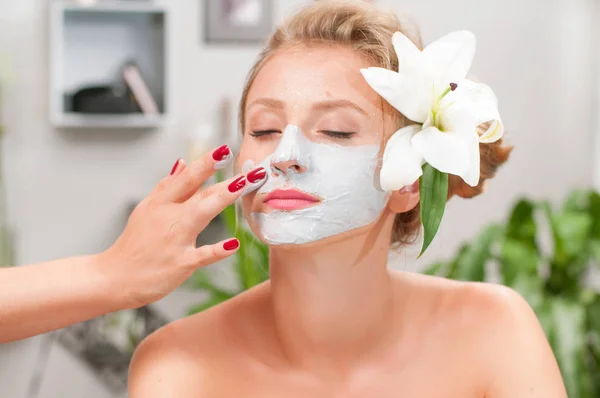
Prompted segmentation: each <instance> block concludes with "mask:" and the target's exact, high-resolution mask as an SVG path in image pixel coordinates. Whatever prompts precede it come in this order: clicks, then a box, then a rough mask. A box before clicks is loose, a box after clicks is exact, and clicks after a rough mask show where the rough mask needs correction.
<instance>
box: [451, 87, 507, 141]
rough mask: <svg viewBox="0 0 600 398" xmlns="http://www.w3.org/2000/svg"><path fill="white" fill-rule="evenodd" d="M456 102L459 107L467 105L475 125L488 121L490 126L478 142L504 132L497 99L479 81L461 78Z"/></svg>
mask: <svg viewBox="0 0 600 398" xmlns="http://www.w3.org/2000/svg"><path fill="white" fill-rule="evenodd" d="M455 93H456V97H455V98H456V102H457V104H456V105H457V106H459V107H468V108H469V110H470V111H471V112H473V115H474V117H475V122H476V123H477V126H479V125H480V124H482V123H486V122H490V127H489V128H488V129H487V131H486V132H485V133H483V134H482V135H481V136H480V137H479V142H484V143H490V142H494V141H497V140H499V139H500V138H501V137H502V135H503V134H504V124H503V123H502V119H501V118H500V111H499V110H498V99H497V98H496V95H495V94H494V92H493V91H492V89H491V88H490V87H489V86H487V85H485V84H481V83H476V82H474V81H471V80H466V79H465V80H463V81H461V82H460V83H459V86H458V88H457V90H456V91H455Z"/></svg>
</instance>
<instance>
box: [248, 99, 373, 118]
mask: <svg viewBox="0 0 600 398" xmlns="http://www.w3.org/2000/svg"><path fill="white" fill-rule="evenodd" d="M254 105H264V106H266V107H268V108H273V109H277V110H281V109H284V108H285V103H284V102H283V101H280V100H278V99H275V98H259V99H257V100H254V101H252V103H251V104H250V105H249V106H248V109H250V108H251V107H253V106H254ZM312 108H313V109H315V110H322V111H328V110H332V109H336V108H349V109H352V110H354V111H356V112H358V113H360V114H361V115H364V116H368V114H367V112H366V111H365V110H364V109H362V108H361V107H360V106H358V105H356V104H355V103H354V102H352V101H348V100H344V99H340V100H327V101H320V102H317V103H315V104H313V106H312Z"/></svg>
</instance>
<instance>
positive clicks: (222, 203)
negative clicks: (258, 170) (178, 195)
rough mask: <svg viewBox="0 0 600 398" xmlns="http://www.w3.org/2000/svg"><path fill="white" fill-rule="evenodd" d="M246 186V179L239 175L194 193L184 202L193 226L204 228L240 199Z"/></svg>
mask: <svg viewBox="0 0 600 398" xmlns="http://www.w3.org/2000/svg"><path fill="white" fill-rule="evenodd" d="M246 184H247V181H246V177H245V176H244V175H239V176H237V177H234V178H231V179H229V180H226V181H222V182H220V183H218V184H215V185H213V186H211V187H210V188H207V189H204V190H202V191H200V192H198V193H196V194H195V195H194V196H193V197H192V198H191V199H190V200H188V201H187V202H186V206H188V208H187V212H188V214H190V220H191V222H192V223H193V225H195V226H197V227H198V228H200V229H202V228H204V226H205V225H207V224H208V223H209V222H210V220H212V219H213V218H215V217H216V216H217V215H218V214H219V213H221V212H222V211H223V210H224V209H225V208H226V207H227V206H229V205H231V204H232V203H233V202H235V201H236V199H237V198H239V197H240V195H241V194H242V192H243V191H244V187H245V186H246ZM199 232H200V231H198V233H199Z"/></svg>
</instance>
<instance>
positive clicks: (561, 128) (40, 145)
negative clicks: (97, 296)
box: [0, 0, 600, 398]
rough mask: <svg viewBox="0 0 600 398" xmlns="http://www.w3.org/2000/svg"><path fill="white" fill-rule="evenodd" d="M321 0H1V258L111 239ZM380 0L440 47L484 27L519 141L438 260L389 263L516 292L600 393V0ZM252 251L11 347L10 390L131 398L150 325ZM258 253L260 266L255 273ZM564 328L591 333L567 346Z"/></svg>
mask: <svg viewBox="0 0 600 398" xmlns="http://www.w3.org/2000/svg"><path fill="white" fill-rule="evenodd" d="M310 1H311V0H220V1H219V0H171V1H169V2H167V1H166V0H165V1H159V0H155V1H152V0H148V1H134V0H121V1H109V0H97V1H80V2H76V1H51V0H19V1H11V0H0V91H1V100H2V101H1V105H0V115H1V118H0V125H1V126H2V127H1V128H2V137H1V145H2V152H1V159H0V160H1V185H0V188H1V190H0V211H1V213H0V231H1V234H2V236H1V240H0V241H1V245H2V246H1V247H2V257H3V258H2V263H3V264H4V265H8V264H15V265H20V264H30V263H35V262H40V261H45V260H50V259H55V258H60V257H67V256H74V255H79V254H90V253H95V252H98V251H101V250H104V249H106V248H107V247H108V245H109V244H110V243H112V242H113V241H114V240H115V239H116V237H117V236H118V235H119V233H120V232H121V230H122V228H123V226H124V224H125V222H126V220H127V216H128V214H129V212H130V211H131V209H132V208H133V206H135V204H136V203H137V202H138V201H139V200H141V199H142V198H143V197H144V196H145V195H146V194H147V193H148V192H149V191H150V190H151V189H152V187H153V186H154V185H155V183H156V182H157V181H158V180H159V179H160V178H162V177H163V176H164V175H166V174H167V173H168V172H169V170H170V168H171V166H172V165H173V163H174V162H175V160H176V159H177V158H179V157H182V158H184V159H186V160H188V161H189V160H191V159H193V158H194V157H195V156H197V154H198V153H204V152H205V151H207V150H208V149H209V148H211V147H212V146H216V145H219V144H222V143H227V144H229V145H232V146H233V147H234V148H235V147H236V145H237V144H238V134H239V132H238V129H237V124H236V118H237V102H238V100H239V97H240V95H241V90H242V88H243V84H244V80H245V77H246V74H247V72H248V70H249V68H250V67H251V65H252V63H253V61H254V60H255V58H256V56H257V55H258V53H259V51H260V49H261V44H262V43H263V42H264V39H265V38H266V35H267V34H268V32H270V31H271V30H272V28H273V25H274V24H276V23H277V22H278V21H279V20H281V18H283V17H285V16H286V15H288V14H290V13H292V12H293V11H294V10H296V9H297V8H298V7H299V6H301V5H303V4H306V3H309V2H310ZM376 3H378V4H380V5H381V6H383V7H386V8H391V9H393V10H395V11H396V12H398V13H401V15H405V16H410V18H412V19H413V20H414V21H415V22H416V23H417V24H418V26H419V27H420V29H421V32H422V35H423V38H424V40H425V43H428V42H430V41H432V40H435V39H436V38H438V37H440V36H442V35H444V34H446V33H448V32H451V31H453V30H458V29H469V30H471V31H473V32H474V33H475V34H476V36H477V39H478V49H477V54H476V57H475V62H474V65H473V68H472V70H471V71H472V74H473V76H475V77H476V78H477V79H478V80H481V81H483V82H485V83H487V84H489V85H490V86H491V87H492V88H493V89H494V91H495V92H496V94H497V96H498V98H499V105H500V112H501V114H502V116H503V119H504V122H505V125H506V127H507V134H506V141H508V142H509V143H511V144H513V145H514V146H515V150H514V152H513V154H512V156H511V159H510V161H509V162H508V164H507V165H506V166H504V167H503V168H502V169H501V170H500V172H499V174H498V176H497V177H496V178H495V179H494V180H492V181H491V182H490V183H489V185H488V189H487V192H486V193H485V194H484V195H482V196H480V197H478V198H475V199H472V200H459V199H453V200H451V201H450V202H449V205H448V207H447V209H446V214H445V217H444V221H443V223H442V226H441V230H440V232H439V234H438V236H437V237H436V239H435V240H434V242H433V243H432V245H431V246H430V249H429V251H428V252H427V254H426V255H425V256H423V257H422V258H421V259H419V260H418V261H414V258H415V257H416V254H418V247H416V248H408V249H407V250H404V251H401V252H398V253H392V254H391V255H390V265H391V266H392V267H394V268H397V269H402V270H407V271H416V272H421V271H422V270H425V269H427V270H428V271H427V272H432V273H433V272H435V273H438V274H440V275H445V276H449V277H453V278H457V279H469V280H483V279H485V280H492V281H495V282H499V283H506V284H509V285H511V286H513V287H515V288H517V290H519V291H520V292H522V293H523V294H524V295H525V296H526V298H528V300H529V301H530V303H531V304H532V306H534V309H536V312H538V315H539V316H540V319H541V321H542V322H543V324H544V327H545V330H546V331H547V332H548V336H549V338H550V339H551V340H552V344H553V348H555V351H556V350H557V351H560V356H561V358H562V359H561V368H562V369H563V373H564V375H565V378H566V379H567V381H568V383H569V388H570V392H571V393H572V394H571V395H570V396H573V397H586V396H589V397H599V396H600V389H594V388H597V387H598V383H599V381H598V376H596V377H594V376H593V374H594V373H595V374H596V375H597V374H600V373H598V372H597V367H596V366H597V364H598V362H597V360H598V356H599V355H600V348H599V347H600V321H598V320H597V319H596V316H600V306H597V305H596V304H597V303H598V300H597V296H596V293H594V290H593V289H594V288H595V287H597V286H599V285H600V284H598V283H597V281H598V278H597V276H595V274H594V272H593V271H589V269H588V266H589V265H590V264H594V263H596V264H597V262H598V261H597V260H598V258H600V245H598V242H600V220H599V218H600V202H599V199H598V196H597V195H595V194H594V193H593V192H592V191H591V190H593V189H594V188H598V187H600V145H599V143H600V140H598V138H597V137H598V125H597V116H596V115H597V113H598V109H599V108H598V106H599V103H598V101H597V98H598V93H599V88H600V86H599V85H598V71H599V70H600V69H599V66H600V65H599V64H598V62H597V61H598V54H599V51H600V46H599V45H600V43H599V42H598V40H597V34H598V31H597V30H596V26H597V25H598V17H599V15H600V14H599V13H598V12H599V10H598V2H596V1H594V0H529V1H521V0H487V1H478V0H453V1H443V0H403V1H397V0H377V1H376ZM540 214H541V215H543V216H545V221H540V222H538V221H539V218H540ZM228 225H229V224H228V222H227V217H225V220H217V221H215V223H214V224H213V225H211V227H210V228H209V229H208V230H207V231H205V232H204V233H203V234H202V235H201V237H200V238H199V239H206V241H209V242H214V241H217V240H218V239H220V238H221V235H222V236H227V233H228V232H227V228H228ZM538 225H539V228H538ZM544 231H546V233H544ZM248 239H251V238H250V237H248ZM498 245H500V246H498ZM254 247H255V248H256V250H254V252H253V253H254V254H247V256H246V257H245V258H236V259H234V260H233V263H230V264H216V265H215V266H212V267H211V268H210V270H209V273H207V274H202V275H197V276H195V277H194V278H193V280H191V281H189V283H187V284H186V285H185V286H183V287H182V288H181V289H179V290H178V291H176V292H174V293H173V294H171V295H170V296H168V297H167V298H165V299H164V300H162V301H160V302H159V303H156V304H155V305H152V306H150V307H145V308H143V309H141V310H139V311H130V312H122V313H119V314H116V315H114V316H110V317H105V318H102V319H99V320H96V321H95V322H89V323H85V324H81V325H78V326H77V327H74V328H69V329H68V330H63V331H58V332H56V333H52V334H48V335H44V336H39V337H35V338H31V339H28V340H25V341H20V342H16V343H12V344H5V345H1V346H0V396H1V397H3V398H4V397H10V398H37V397H48V398H75V397H78V398H79V397H86V398H108V397H125V396H126V393H125V392H124V389H123V385H124V384H123V383H124V379H123V377H124V376H123V375H124V374H125V373H126V368H127V362H128V358H129V355H130V352H131V350H132V349H133V348H135V344H137V342H139V340H140V339H141V338H143V336H144V335H145V334H147V333H149V332H151V331H152V330H154V329H155V328H156V327H159V326H160V325H161V324H164V322H168V321H170V320H174V319H177V318H179V317H182V316H185V315H186V314H188V313H190V312H195V311H199V310H202V309H203V308H205V307H207V306H209V305H212V304H214V303H217V302H219V301H222V300H224V299H226V298H228V297H229V296H230V295H232V294H235V292H237V291H240V290H243V289H244V288H246V287H248V286H251V285H252V284H254V283H258V282H259V281H260V280H262V279H264V277H265V273H264V271H265V269H264V268H265V261H266V260H265V257H264V248H263V247H261V246H260V245H258V244H254ZM244 262H250V263H253V264H254V266H255V267H257V269H256V270H255V272H254V273H252V272H250V271H248V270H247V269H248V268H247V267H246V271H240V269H242V268H244V267H240V264H243V263H244ZM490 263H491V265H490ZM257 264H258V265H257ZM432 264H433V265H439V267H434V268H430V266H431V265H432ZM523 264H527V265H528V267H520V266H519V265H523ZM494 265H495V267H494ZM538 267H542V268H544V269H545V273H544V272H540V270H539V269H538ZM209 276H210V277H209ZM65 278H68V275H65ZM596 310H598V312H595V311H596ZM596 314H598V315H596ZM565 325H567V326H565ZM568 325H575V326H573V329H568ZM565 327H567V329H568V330H566V331H565V329H564V328H565ZM563 333H567V334H569V333H571V334H570V335H572V333H576V336H577V339H578V340H577V342H578V343H577V344H571V345H570V346H569V347H566V348H565V346H564V345H561V342H562V341H561V340H560V339H559V338H558V337H557V336H559V335H561V334H563ZM584 357H585V358H584ZM582 358H584V359H582ZM594 361H595V362H594ZM582 374H585V375H588V374H589V376H586V377H585V378H583V377H582V376H581V375H582ZM596 393H598V395H594V394H596Z"/></svg>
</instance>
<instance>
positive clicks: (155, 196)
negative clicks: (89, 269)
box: [97, 146, 267, 308]
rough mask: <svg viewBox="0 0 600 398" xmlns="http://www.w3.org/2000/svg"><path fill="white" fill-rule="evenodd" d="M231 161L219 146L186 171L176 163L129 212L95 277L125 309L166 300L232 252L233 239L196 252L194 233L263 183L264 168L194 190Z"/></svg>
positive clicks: (234, 247)
mask: <svg viewBox="0 0 600 398" xmlns="http://www.w3.org/2000/svg"><path fill="white" fill-rule="evenodd" d="M232 158H233V155H232V153H231V151H230V150H229V148H228V147H227V146H222V147H219V148H217V149H216V150H214V151H213V152H212V153H208V154H206V155H205V156H204V157H202V158H201V159H199V160H197V161H196V162H194V163H192V164H191V165H189V166H187V167H186V165H185V163H184V162H183V161H182V160H179V161H178V162H177V163H176V164H175V166H174V167H173V170H172V171H171V175H170V176H168V177H166V178H164V179H163V180H162V181H160V182H159V183H158V185H157V186H156V187H155V188H154V190H153V191H152V192H151V193H150V194H149V195H148V196H147V197H146V198H145V199H144V200H143V201H142V202H140V203H139V204H138V206H137V207H136V208H135V209H134V211H133V212H132V214H131V216H130V217H129V220H128V222H127V225H126V227H125V230H124V231H123V233H122V234H121V236H120V237H119V238H118V239H117V241H116V242H115V243H114V245H113V246H112V247H110V248H109V249H108V250H106V251H105V252H103V253H101V254H99V255H98V261H97V264H98V267H99V268H101V269H100V272H101V273H102V275H105V276H106V277H107V278H108V281H109V283H110V284H111V285H112V286H114V287H115V288H116V289H118V290H116V291H118V292H119V294H125V302H126V303H128V308H135V307H140V306H143V305H146V304H149V303H151V302H154V301H156V300H158V299H160V298H162V297H164V296H166V295H167V294H168V293H170V292H171V291H173V290H174V289H176V288H177V287H179V286H180V285H181V284H182V283H183V282H184V281H185V280H186V279H187V278H189V277H190V276H191V274H192V273H193V272H194V271H195V270H196V269H197V268H199V267H203V266H205V265H208V264H211V263H214V262H216V261H218V260H221V259H224V258H225V257H228V256H230V255H232V254H233V253H235V252H236V251H237V248H238V246H239V241H238V240H237V239H235V238H232V239H229V240H225V241H222V242H219V243H215V244H212V245H207V246H202V247H199V248H196V238H197V236H198V234H199V233H200V232H202V230H203V229H204V228H206V226H207V225H208V224H209V222H210V221H211V220H212V219H213V218H214V217H216V216H217V215H218V214H219V213H220V212H221V211H223V209H225V208H226V207H227V206H229V205H230V204H232V203H233V202H234V201H235V200H236V199H237V198H238V197H239V196H240V195H241V194H242V192H243V191H244V187H246V186H247V185H249V186H252V189H256V188H258V187H259V186H260V185H262V183H264V181H265V180H266V178H267V174H266V171H265V170H264V168H258V169H255V170H252V171H250V172H249V173H247V175H245V176H244V175H238V176H236V177H234V178H232V179H230V180H227V181H223V182H221V183H218V184H215V185H213V186H210V187H206V188H203V189H200V187H201V186H202V184H203V183H204V182H205V181H206V180H208V179H209V178H210V177H211V176H212V175H213V173H214V172H215V170H216V169H219V168H223V167H224V166H225V165H226V163H229V162H230V161H231V160H232ZM246 193H247V192H246Z"/></svg>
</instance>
